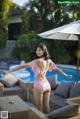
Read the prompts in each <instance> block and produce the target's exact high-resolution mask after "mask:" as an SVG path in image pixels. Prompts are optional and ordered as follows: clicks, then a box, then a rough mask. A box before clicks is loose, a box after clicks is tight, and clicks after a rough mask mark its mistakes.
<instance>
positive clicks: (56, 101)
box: [50, 90, 66, 108]
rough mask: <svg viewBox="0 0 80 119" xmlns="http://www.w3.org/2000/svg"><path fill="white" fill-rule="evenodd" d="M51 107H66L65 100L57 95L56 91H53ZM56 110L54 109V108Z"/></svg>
mask: <svg viewBox="0 0 80 119" xmlns="http://www.w3.org/2000/svg"><path fill="white" fill-rule="evenodd" d="M50 105H51V107H52V106H53V105H56V106H57V107H63V106H65V105H66V101H65V98H64V97H62V96H59V95H55V91H54V90H53V91H51V95H50ZM53 108H54V107H53Z"/></svg>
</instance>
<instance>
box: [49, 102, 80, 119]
mask: <svg viewBox="0 0 80 119" xmlns="http://www.w3.org/2000/svg"><path fill="white" fill-rule="evenodd" d="M78 112H79V105H75V104H73V105H66V106H64V107H61V108H59V109H56V110H55V111H52V112H50V113H48V114H47V116H48V117H49V118H50V119H53V118H56V119H60V118H65V117H66V118H67V117H71V116H75V115H77V114H78Z"/></svg>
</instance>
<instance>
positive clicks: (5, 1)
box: [0, 0, 11, 48]
mask: <svg viewBox="0 0 80 119" xmlns="http://www.w3.org/2000/svg"><path fill="white" fill-rule="evenodd" d="M10 7H11V0H0V48H3V47H4V46H5V44H6V40H7V37H8V13H9V9H10Z"/></svg>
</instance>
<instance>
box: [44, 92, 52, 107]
mask: <svg viewBox="0 0 80 119" xmlns="http://www.w3.org/2000/svg"><path fill="white" fill-rule="evenodd" d="M50 93H51V90H48V91H45V92H44V94H43V104H44V106H45V107H46V106H49V101H50Z"/></svg>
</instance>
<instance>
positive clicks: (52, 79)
mask: <svg viewBox="0 0 80 119" xmlns="http://www.w3.org/2000/svg"><path fill="white" fill-rule="evenodd" d="M47 79H48V81H49V83H50V86H51V89H55V88H56V87H57V85H58V81H57V74H54V75H53V76H50V77H48V78H47Z"/></svg>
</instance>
